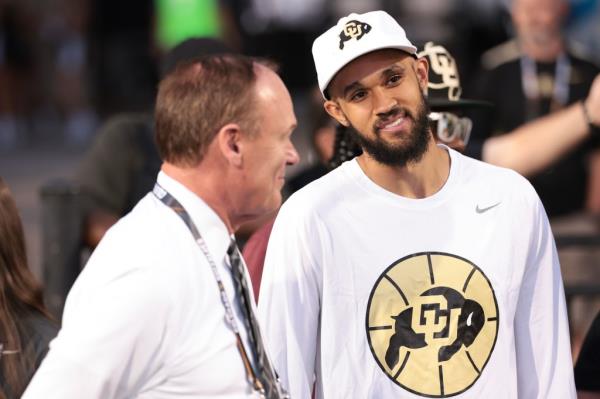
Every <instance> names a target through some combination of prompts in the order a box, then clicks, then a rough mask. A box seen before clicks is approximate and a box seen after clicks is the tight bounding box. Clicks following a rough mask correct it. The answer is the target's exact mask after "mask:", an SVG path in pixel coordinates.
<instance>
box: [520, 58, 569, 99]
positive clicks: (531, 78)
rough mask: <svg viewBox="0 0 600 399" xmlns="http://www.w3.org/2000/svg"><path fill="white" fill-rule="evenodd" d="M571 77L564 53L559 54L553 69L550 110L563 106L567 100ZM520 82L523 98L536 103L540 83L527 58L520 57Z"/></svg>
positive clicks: (534, 68) (533, 67)
mask: <svg viewBox="0 0 600 399" xmlns="http://www.w3.org/2000/svg"><path fill="white" fill-rule="evenodd" d="M570 75H571V63H570V62H569V58H568V57H567V56H566V55H565V53H561V54H560V55H559V56H558V58H557V59H556V67H555V69H554V84H553V94H552V106H551V109H553V110H554V109H558V108H560V107H562V106H563V105H565V104H566V103H567V101H568V99H569V77H570ZM521 81H522V84H523V90H524V91H525V97H527V100H529V101H538V100H539V98H540V83H539V80H538V75H537V66H536V64H535V61H534V60H532V59H531V58H529V57H525V56H524V57H521Z"/></svg>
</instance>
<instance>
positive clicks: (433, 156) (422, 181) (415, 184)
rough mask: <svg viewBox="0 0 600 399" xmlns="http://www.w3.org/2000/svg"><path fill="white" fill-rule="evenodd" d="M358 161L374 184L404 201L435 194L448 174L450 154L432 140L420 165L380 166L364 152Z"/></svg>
mask: <svg viewBox="0 0 600 399" xmlns="http://www.w3.org/2000/svg"><path fill="white" fill-rule="evenodd" d="M357 160H358V164H359V165H360V167H361V169H362V170H363V172H365V174H366V175H367V176H368V177H369V178H370V179H371V180H372V181H373V182H375V184H377V185H379V186H381V187H382V188H384V189H386V190H387V191H390V192H392V193H394V194H397V195H400V196H402V197H406V198H426V197H429V196H431V195H433V194H435V193H436V192H438V191H439V190H440V189H441V188H442V187H443V186H444V184H445V183H446V181H447V180H448V175H449V174H450V154H448V151H446V150H445V149H444V148H441V147H438V146H437V145H436V144H435V142H434V141H433V140H430V142H429V144H428V148H427V151H426V152H425V154H423V157H422V158H421V160H420V161H418V162H416V163H410V164H408V165H406V166H404V167H395V166H387V165H383V164H381V163H379V162H377V161H375V160H374V159H373V158H371V157H370V156H369V155H368V154H367V153H365V152H363V154H362V155H361V156H359V157H358V159H357Z"/></svg>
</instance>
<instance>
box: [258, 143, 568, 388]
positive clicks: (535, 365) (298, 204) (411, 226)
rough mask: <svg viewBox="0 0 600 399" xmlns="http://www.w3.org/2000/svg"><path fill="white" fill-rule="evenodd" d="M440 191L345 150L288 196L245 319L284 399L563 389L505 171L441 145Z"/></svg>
mask: <svg viewBox="0 0 600 399" xmlns="http://www.w3.org/2000/svg"><path fill="white" fill-rule="evenodd" d="M449 153H450V155H451V168H450V174H449V177H448V180H447V182H446V183H445V185H444V186H443V187H442V188H441V190H440V191H438V192H437V193H435V194H434V195H432V196H430V197H427V198H424V199H408V198H404V197H400V196H398V195H395V194H393V193H390V192H388V191H386V190H384V189H383V188H381V187H380V186H378V185H377V184H375V183H374V182H373V181H371V180H370V179H369V178H368V177H367V176H366V175H365V174H364V172H363V171H362V169H361V168H360V166H359V164H358V163H357V162H356V160H353V161H350V162H346V163H344V164H343V165H342V166H341V167H339V168H337V169H336V170H334V171H333V172H331V173H329V174H328V175H326V176H324V177H323V178H321V179H319V180H317V181H316V182H313V183H312V184H310V185H308V186H307V187H305V188H304V189H302V190H300V191H299V192H297V193H296V194H294V195H293V196H292V197H291V198H289V200H288V201H287V202H286V203H285V204H284V205H283V207H282V208H281V210H280V212H279V214H278V216H277V220H276V222H275V225H274V227H273V231H272V233H271V237H270V241H269V246H268V250H267V255H266V261H265V268H264V272H263V277H262V284H261V291H260V299H259V306H258V308H259V319H260V321H261V323H262V326H263V330H264V336H265V342H266V343H267V346H268V348H269V351H270V354H271V356H272V358H273V362H274V364H275V367H276V369H277V370H278V372H279V374H280V376H281V378H282V382H283V384H284V385H285V386H286V387H287V388H288V389H289V391H290V393H291V395H292V397H293V398H294V399H308V398H310V397H311V392H312V386H313V383H314V382H315V381H316V394H317V397H318V398H326V399H333V398H361V399H362V398H374V399H375V398H378V399H379V398H392V397H393V398H422V397H423V395H425V396H429V397H448V396H453V397H456V398H510V399H514V398H517V397H518V398H527V399H532V398H540V399H542V398H543V399H551V398H556V399H565V398H567V399H568V398H574V397H575V388H574V383H573V373H572V361H571V354H570V345H569V331H568V325H567V317H566V307H565V300H564V292H563V286H562V279H561V276H560V268H559V263H558V257H557V253H556V249H555V245H554V240H553V237H552V233H551V230H550V227H549V224H548V220H547V217H546V214H545V212H544V209H543V206H542V204H541V203H540V201H539V199H538V197H537V195H536V193H535V191H534V190H533V188H532V187H531V185H530V184H529V183H528V182H527V181H526V180H525V179H524V178H522V177H521V176H519V175H517V174H516V173H514V172H512V171H509V170H506V169H501V168H498V167H494V166H491V165H487V164H483V163H481V162H479V161H475V160H473V159H470V158H467V157H464V156H462V155H460V154H458V153H457V152H454V151H452V150H449Z"/></svg>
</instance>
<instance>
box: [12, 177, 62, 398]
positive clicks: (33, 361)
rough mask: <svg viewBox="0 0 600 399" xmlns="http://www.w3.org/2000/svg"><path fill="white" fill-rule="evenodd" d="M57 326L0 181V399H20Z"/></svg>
mask: <svg viewBox="0 0 600 399" xmlns="http://www.w3.org/2000/svg"><path fill="white" fill-rule="evenodd" d="M56 332H57V328H56V326H55V325H54V323H53V322H52V321H51V320H50V316H49V314H48V311H47V310H46V308H45V306H44V302H43V294H42V287H41V286H40V284H39V283H38V282H37V281H36V279H35V277H34V276H33V273H32V272H31V271H30V270H29V267H28V265H27V257H26V254H25V236H24V233H23V226H22V224H21V219H20V218H19V213H18V210H17V206H16V204H15V201H14V199H13V197H12V195H11V193H10V190H9V188H8V186H7V185H6V183H5V182H4V180H3V179H2V178H1V177H0V398H2V399H13V398H14V399H16V398H20V397H21V394H22V393H23V391H24V390H25V387H26V386H27V384H28V382H29V380H30V379H31V376H32V375H33V373H34V371H35V370H36V369H37V367H38V366H39V365H40V363H41V361H42V359H43V358H44V356H45V354H46V352H47V351H48V342H50V340H51V339H52V338H54V336H55V335H56Z"/></svg>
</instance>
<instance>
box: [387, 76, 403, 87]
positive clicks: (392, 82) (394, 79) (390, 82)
mask: <svg viewBox="0 0 600 399" xmlns="http://www.w3.org/2000/svg"><path fill="white" fill-rule="evenodd" d="M400 79H402V76H400V75H392V76H391V77H390V78H389V79H388V85H395V84H396V83H398V82H400Z"/></svg>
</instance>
